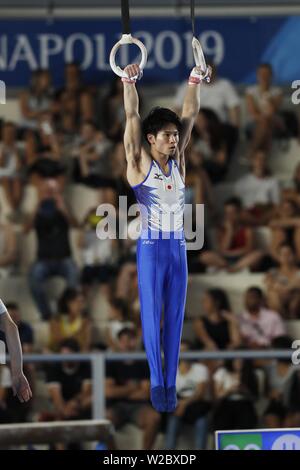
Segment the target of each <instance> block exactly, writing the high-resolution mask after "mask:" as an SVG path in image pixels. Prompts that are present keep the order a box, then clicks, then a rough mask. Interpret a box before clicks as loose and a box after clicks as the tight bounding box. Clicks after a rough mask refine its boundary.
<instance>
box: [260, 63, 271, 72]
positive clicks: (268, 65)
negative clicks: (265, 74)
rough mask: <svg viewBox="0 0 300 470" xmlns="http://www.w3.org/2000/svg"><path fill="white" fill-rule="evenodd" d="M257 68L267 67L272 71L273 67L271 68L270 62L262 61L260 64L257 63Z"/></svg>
mask: <svg viewBox="0 0 300 470" xmlns="http://www.w3.org/2000/svg"><path fill="white" fill-rule="evenodd" d="M257 69H258V70H259V69H269V71H270V72H271V73H273V68H272V65H271V64H268V63H267V62H263V63H261V64H259V66H258V67H257Z"/></svg>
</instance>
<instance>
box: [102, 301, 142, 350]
mask: <svg viewBox="0 0 300 470" xmlns="http://www.w3.org/2000/svg"><path fill="white" fill-rule="evenodd" d="M125 328H126V329H132V328H133V329H134V328H135V325H134V322H133V321H132V319H130V316H129V309H128V305H127V304H126V302H124V301H123V300H121V299H116V298H115V299H112V300H111V301H110V304H109V316H108V327H107V331H106V335H105V340H106V344H107V346H108V347H109V348H110V349H112V350H113V351H117V350H118V345H119V339H118V335H119V333H120V331H122V330H124V329H125Z"/></svg>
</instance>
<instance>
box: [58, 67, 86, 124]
mask: <svg viewBox="0 0 300 470" xmlns="http://www.w3.org/2000/svg"><path fill="white" fill-rule="evenodd" d="M64 78H65V81H64V85H63V87H62V88H60V89H58V90H56V92H55V112H56V115H58V116H62V115H63V114H64V113H65V112H71V113H72V115H73V118H74V119H75V120H76V123H77V124H80V123H81V122H83V121H85V120H87V119H94V114H95V109H94V100H93V94H92V92H91V90H90V89H89V87H87V86H85V85H84V84H83V80H82V73H81V69H80V66H79V64H78V63H76V62H69V63H67V64H65V69H64Z"/></svg>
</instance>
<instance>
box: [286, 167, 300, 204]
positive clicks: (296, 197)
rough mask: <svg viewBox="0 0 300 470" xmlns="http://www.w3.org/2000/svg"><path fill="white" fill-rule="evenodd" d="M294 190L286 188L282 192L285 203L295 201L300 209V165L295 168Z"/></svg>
mask: <svg viewBox="0 0 300 470" xmlns="http://www.w3.org/2000/svg"><path fill="white" fill-rule="evenodd" d="M293 186H294V187H292V188H286V189H284V190H283V191H282V199H283V200H284V201H286V200H288V201H293V202H294V203H295V204H296V205H297V208H298V209H300V163H298V165H297V166H296V168H295V171H294V177H293Z"/></svg>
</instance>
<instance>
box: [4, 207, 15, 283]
mask: <svg viewBox="0 0 300 470" xmlns="http://www.w3.org/2000/svg"><path fill="white" fill-rule="evenodd" d="M1 219H2V217H1V207H0V220H1ZM16 257H17V240H16V235H15V232H14V230H13V228H12V226H11V225H10V224H9V223H8V222H3V221H0V277H6V276H8V275H9V274H10V273H11V271H12V268H13V265H14V263H15V261H16Z"/></svg>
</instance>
